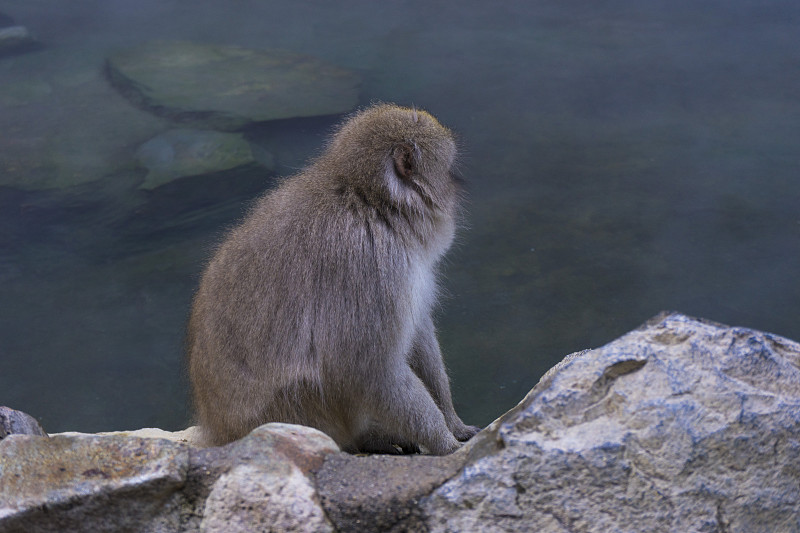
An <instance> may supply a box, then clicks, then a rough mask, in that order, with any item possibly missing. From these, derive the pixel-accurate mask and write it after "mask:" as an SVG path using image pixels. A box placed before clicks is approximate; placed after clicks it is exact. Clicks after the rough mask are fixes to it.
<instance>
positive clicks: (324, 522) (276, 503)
mask: <svg viewBox="0 0 800 533" xmlns="http://www.w3.org/2000/svg"><path fill="white" fill-rule="evenodd" d="M200 531H207V532H212V531H213V532H220V533H238V532H241V533H249V532H251V531H286V532H289V531H292V532H294V531H297V532H300V531H308V532H309V533H313V532H317V531H319V532H324V531H333V526H332V525H331V523H330V522H329V521H328V519H327V517H326V516H325V513H324V512H323V510H322V507H321V506H320V504H319V500H318V498H317V495H316V491H315V490H314V485H313V484H312V482H311V480H309V479H308V478H307V477H306V476H305V475H303V473H302V472H301V471H300V469H299V468H297V467H296V466H294V465H293V464H292V463H291V462H286V461H275V462H272V463H269V464H267V465H263V466H261V467H254V466H251V465H240V466H236V467H235V468H234V469H233V470H231V471H230V472H228V473H226V474H223V475H222V476H221V477H220V478H219V480H217V482H216V483H215V484H214V488H213V489H212V490H211V494H209V496H208V499H207V500H206V506H205V512H204V518H203V521H202V522H201V524H200Z"/></svg>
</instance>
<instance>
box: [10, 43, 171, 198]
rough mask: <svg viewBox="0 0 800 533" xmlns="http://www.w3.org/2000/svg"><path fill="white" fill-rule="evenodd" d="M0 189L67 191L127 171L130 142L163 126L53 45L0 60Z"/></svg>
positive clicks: (91, 67)
mask: <svg viewBox="0 0 800 533" xmlns="http://www.w3.org/2000/svg"><path fill="white" fill-rule="evenodd" d="M4 66H7V67H8V69H6V70H4V71H3V79H2V82H0V132H2V133H3V134H2V135H0V187H13V188H16V189H22V190H29V191H31V190H37V191H38V190H51V191H53V192H56V191H55V190H56V189H67V188H70V187H73V186H77V185H81V184H86V183H88V182H92V181H97V180H100V179H103V178H111V179H113V178H112V177H116V176H118V175H120V174H125V173H126V172H131V171H132V170H133V169H134V168H135V167H136V161H135V158H134V151H135V147H137V146H139V145H141V144H142V143H144V142H145V141H147V140H148V139H150V138H152V137H153V136H155V135H157V134H158V133H159V132H161V131H164V130H165V129H167V128H166V127H167V124H166V122H165V121H164V120H163V119H159V118H157V117H154V116H153V115H151V114H150V113H145V112H142V111H140V110H138V109H135V108H133V107H131V105H130V103H129V102H128V101H126V100H125V99H124V98H122V97H121V96H120V95H119V94H118V93H117V92H116V91H115V90H114V89H113V88H111V87H109V86H108V82H107V81H106V80H105V79H104V78H103V76H102V73H101V72H99V71H98V68H97V65H96V64H94V63H93V62H92V58H91V57H89V58H84V57H82V56H78V57H72V56H68V55H67V52H65V51H62V50H58V49H47V50H45V51H43V52H41V53H37V54H28V55H25V56H20V57H19V58H18V59H15V61H14V62H13V64H9V65H4Z"/></svg>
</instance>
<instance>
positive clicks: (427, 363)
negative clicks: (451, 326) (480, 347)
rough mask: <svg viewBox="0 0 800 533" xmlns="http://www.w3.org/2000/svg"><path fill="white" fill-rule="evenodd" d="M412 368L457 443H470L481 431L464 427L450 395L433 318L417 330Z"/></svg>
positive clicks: (412, 353)
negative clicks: (458, 441)
mask: <svg viewBox="0 0 800 533" xmlns="http://www.w3.org/2000/svg"><path fill="white" fill-rule="evenodd" d="M409 365H410V366H411V369H412V370H413V371H414V373H415V374H416V375H417V376H418V377H419V378H420V379H421V380H422V382H423V383H424V384H425V387H426V388H427V389H428V392H429V393H430V395H431V396H432V397H433V400H434V401H435V402H436V405H438V406H439V409H440V410H441V411H442V414H443V415H444V418H445V421H446V422H447V427H448V429H450V431H452V432H453V435H454V436H455V437H456V438H457V439H458V440H460V441H462V442H463V441H467V440H469V439H471V438H472V437H473V436H474V435H475V434H476V433H477V432H478V431H480V428H478V427H476V426H468V425H466V424H464V422H462V421H461V418H459V416H458V414H456V410H455V408H454V407H453V399H452V396H451V395H450V380H449V379H448V377H447V371H446V370H445V367H444V360H443V359H442V353H441V351H440V350H439V341H438V340H437V339H436V330H435V328H434V325H433V320H432V319H431V317H430V316H428V317H426V319H425V321H424V322H423V323H422V324H420V326H419V328H418V329H417V332H416V337H415V339H414V344H413V346H412V349H411V354H410V358H409Z"/></svg>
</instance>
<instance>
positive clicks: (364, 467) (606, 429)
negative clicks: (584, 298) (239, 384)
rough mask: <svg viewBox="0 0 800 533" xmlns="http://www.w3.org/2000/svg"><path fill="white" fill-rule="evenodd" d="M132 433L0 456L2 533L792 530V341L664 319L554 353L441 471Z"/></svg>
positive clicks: (799, 470)
mask: <svg viewBox="0 0 800 533" xmlns="http://www.w3.org/2000/svg"><path fill="white" fill-rule="evenodd" d="M136 433H138V434H139V436H134V432H131V433H127V434H126V433H117V434H111V435H108V436H104V437H101V436H94V435H71V434H62V435H54V436H52V438H50V439H47V438H44V437H34V436H29V435H10V436H8V437H6V438H5V439H3V440H0V532H4V531H32V532H38V531H57V530H69V529H70V528H72V529H77V528H80V529H82V530H92V531H115V530H120V529H125V528H126V527H127V528H130V529H131V530H136V531H197V530H200V531H259V530H267V529H268V528H270V527H272V528H273V529H275V530H278V529H279V530H282V531H354V532H357V531H443V532H444V531H488V532H494V531H503V532H509V531H511V532H513V531H520V532H522V531H525V532H527V531H531V528H532V527H534V528H535V530H536V531H541V532H558V533H564V532H567V531H581V532H606V531H654V532H661V531H664V532H671V531H726V532H740V533H751V532H765V533H766V532H772V531H798V530H800V515H799V514H798V511H797V509H798V508H800V344H798V343H796V342H793V341H790V340H788V339H785V338H782V337H778V336H776V335H771V334H768V333H761V332H758V331H754V330H750V329H744V328H731V327H727V326H724V325H721V324H716V323H712V322H708V321H704V320H697V319H692V318H689V317H686V316H684V315H680V314H665V315H660V316H658V317H656V318H654V319H653V320H651V321H649V322H648V323H646V324H645V325H644V326H642V327H641V328H639V329H637V330H635V331H632V332H630V333H628V334H627V335H625V336H623V337H621V338H620V339H617V340H616V341H613V342H611V343H609V344H607V345H606V346H603V347H600V348H597V349H594V350H586V351H584V352H579V353H575V354H572V355H570V356H568V357H567V358H566V359H564V361H562V362H561V363H559V364H558V365H557V366H556V367H554V368H553V369H552V370H550V371H549V372H548V373H547V374H546V375H545V376H544V377H543V378H542V379H541V381H540V382H539V384H537V385H536V387H534V388H533V390H532V391H531V392H530V393H529V394H528V396H527V397H526V398H525V399H524V400H523V401H522V402H521V403H520V404H519V405H518V406H517V407H515V408H514V409H512V410H511V411H509V412H508V413H506V414H505V415H504V416H502V417H501V418H499V419H498V420H497V421H495V422H494V423H493V424H492V425H491V426H489V427H488V428H487V429H485V430H484V431H482V432H481V433H479V434H478V435H477V436H476V437H475V438H474V439H473V440H472V441H470V442H469V443H467V444H466V445H465V446H464V448H462V449H461V450H459V451H457V452H456V453H454V454H452V455H450V456H446V457H419V456H415V457H387V456H368V457H359V456H351V455H347V454H344V453H342V452H339V451H338V448H337V447H336V444H335V443H334V442H333V441H332V440H331V439H330V438H328V437H327V436H326V435H324V434H323V433H321V432H319V431H317V430H315V429H311V428H304V427H301V426H292V425H288V424H267V425H265V426H261V427H260V428H257V429H255V430H253V432H252V433H250V435H248V436H247V437H245V438H244V439H242V440H240V441H237V442H234V443H231V444H228V445H226V446H222V447H209V448H202V447H200V446H201V445H202V438H201V434H200V433H198V431H197V429H196V428H190V430H187V431H185V432H181V433H177V434H169V433H166V432H161V431H159V430H152V429H151V430H143V432H141V433H139V432H136ZM144 435H147V436H149V437H151V438H149V439H145V438H142V436H144ZM165 437H167V438H169V439H170V440H167V439H165ZM171 440H172V441H178V442H171ZM114 528H116V529H114Z"/></svg>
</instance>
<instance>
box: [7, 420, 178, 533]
mask: <svg viewBox="0 0 800 533" xmlns="http://www.w3.org/2000/svg"><path fill="white" fill-rule="evenodd" d="M188 460H189V453H188V447H187V446H185V445H180V444H175V443H171V442H168V441H163V440H156V439H143V438H136V437H95V436H80V437H69V436H56V437H52V438H49V439H48V438H43V437H34V436H29V435H10V436H8V437H6V438H5V439H3V440H2V441H0V478H2V479H0V532H7V531H8V532H10V531H25V532H28V533H37V532H45V531H48V532H55V531H93V532H105V531H108V532H112V531H178V530H179V527H180V520H179V518H180V504H181V501H182V500H181V497H180V493H179V492H178V491H179V489H180V488H181V486H182V485H183V483H184V478H185V475H186V470H187V468H188Z"/></svg>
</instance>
